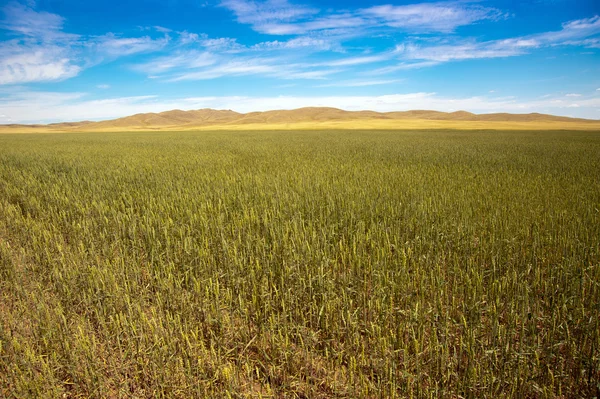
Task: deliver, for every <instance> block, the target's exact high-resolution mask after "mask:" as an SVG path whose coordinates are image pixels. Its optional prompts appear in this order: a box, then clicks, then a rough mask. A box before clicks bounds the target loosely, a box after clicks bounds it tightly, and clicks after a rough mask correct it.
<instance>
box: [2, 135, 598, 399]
mask: <svg viewBox="0 0 600 399" xmlns="http://www.w3.org/2000/svg"><path fill="white" fill-rule="evenodd" d="M599 171H600V134H598V132H594V131H588V132H586V131H553V132H550V131H490V130H471V131H461V130H419V131H410V130H407V131H387V130H353V131H349V130H326V131H325V130H324V131H316V130H307V131H251V130H247V131H241V130H240V131H225V130H223V131H196V132H194V131H186V132H135V133H133V132H117V133H72V134H51V133H48V134H43V135H41V134H28V135H18V134H5V135H0V396H1V397H19V398H21V397H53V398H58V397H68V398H77V397H93V398H111V397H114V398H117V397H138V398H146V397H148V398H149V397H180V398H188V397H232V398H246V397H248V398H259V397H264V398H268V397H276V398H280V397H281V398H283V397H290V398H293V397H298V398H379V397H385V398H394V397H397V398H405V397H407V398H408V397H412V398H421V397H432V398H433V397H445V398H458V397H465V398H466V397H473V398H482V397H490V398H497V397H540V398H559V397H565V398H566V397H569V398H575V397H582V398H588V397H593V396H594V395H599V394H600V392H599V391H600V333H599V331H600V239H599V237H600V178H599V176H600V173H599Z"/></svg>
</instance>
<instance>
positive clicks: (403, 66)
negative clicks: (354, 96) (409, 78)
mask: <svg viewBox="0 0 600 399" xmlns="http://www.w3.org/2000/svg"><path fill="white" fill-rule="evenodd" d="M439 64H440V62H438V61H420V62H409V63H406V62H402V63H400V64H397V65H392V66H387V67H383V68H377V69H374V70H372V71H367V72H365V73H364V74H365V75H385V74H388V73H392V72H397V71H408V70H411V69H421V68H429V67H432V66H436V65H439Z"/></svg>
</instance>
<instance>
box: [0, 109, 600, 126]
mask: <svg viewBox="0 0 600 399" xmlns="http://www.w3.org/2000/svg"><path fill="white" fill-rule="evenodd" d="M417 121H423V123H422V124H420V125H419V124H417ZM435 121H439V123H435ZM461 123H462V124H461ZM270 125H272V126H274V127H284V128H285V127H287V128H293V127H294V126H301V127H302V128H308V127H314V128H319V127H339V128H359V127H362V128H369V127H373V128H377V127H381V128H403V127H407V128H408V127H410V128H415V127H417V128H418V127H419V126H421V125H422V126H423V127H425V128H430V127H437V126H439V127H445V126H447V127H450V128H460V126H463V125H464V126H466V127H467V128H468V127H471V128H486V127H488V126H489V128H506V127H509V128H510V126H514V128H527V127H528V126H533V125H539V126H541V127H544V128H552V127H553V126H554V127H555V128H584V129H599V130H600V121H597V120H590V119H578V118H567V117H563V116H554V115H545V114H538V113H531V114H508V113H495V114H480V115H478V114H473V113H470V112H466V111H457V112H450V113H448V112H439V111H428V110H413V111H399V112H375V111H344V110H341V109H337V108H327V107H307V108H299V109H294V110H278V111H265V112H250V113H247V114H242V113H238V112H235V111H231V110H214V109H199V110H192V111H182V110H172V111H166V112H160V113H146V114H136V115H132V116H127V117H124V118H118V119H113V120H106V121H101V122H90V121H83V122H64V123H53V124H49V125H39V124H38V125H15V124H12V125H0V129H1V130H2V131H5V132H10V131H15V132H18V131H112V130H128V129H129V130H175V129H184V130H189V129H194V128H211V127H214V128H217V127H218V128H227V127H228V126H229V127H232V128H233V127H235V128H237V129H244V126H245V127H246V128H248V129H251V128H253V126H254V127H256V128H265V127H268V126H270ZM576 126H577V127H576Z"/></svg>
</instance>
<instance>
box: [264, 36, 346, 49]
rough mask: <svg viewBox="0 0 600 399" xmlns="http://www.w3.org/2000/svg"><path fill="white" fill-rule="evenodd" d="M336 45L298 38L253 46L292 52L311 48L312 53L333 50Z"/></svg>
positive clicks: (309, 38) (324, 41)
mask: <svg viewBox="0 0 600 399" xmlns="http://www.w3.org/2000/svg"><path fill="white" fill-rule="evenodd" d="M334 47H337V46H336V45H334V44H333V43H332V42H331V41H329V40H325V39H317V38H312V37H297V38H294V39H290V40H287V41H279V40H274V41H270V42H261V43H257V44H255V45H254V46H252V49H255V50H290V49H299V48H309V49H310V50H312V51H325V50H331V49H333V48H334Z"/></svg>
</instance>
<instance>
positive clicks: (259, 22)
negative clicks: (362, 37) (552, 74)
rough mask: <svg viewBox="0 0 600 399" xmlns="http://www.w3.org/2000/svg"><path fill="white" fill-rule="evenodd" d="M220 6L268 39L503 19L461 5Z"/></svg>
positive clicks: (242, 0) (271, 0)
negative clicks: (339, 8)
mask: <svg viewBox="0 0 600 399" xmlns="http://www.w3.org/2000/svg"><path fill="white" fill-rule="evenodd" d="M221 5H222V6H223V7H226V8H228V9H229V10H231V11H232V12H233V13H234V14H235V15H236V17H237V20H238V22H240V23H243V24H249V25H252V28H253V29H254V30H256V31H257V32H260V33H267V34H271V35H300V34H305V33H308V32H316V31H334V30H340V29H341V30H343V32H345V33H349V32H350V31H355V33H356V32H357V29H360V28H369V29H377V28H379V27H381V26H388V27H392V28H396V29H404V30H407V31H411V32H451V31H453V30H454V29H456V28H457V27H459V26H464V25H470V24H472V23H475V22H477V21H481V20H486V19H492V20H495V19H498V18H501V17H503V14H502V13H501V12H500V11H498V10H496V9H494V8H488V7H483V6H478V5H471V4H468V3H461V2H440V3H422V4H412V5H403V6H394V5H380V6H373V7H369V8H365V9H357V10H350V11H348V10H342V11H336V10H326V11H324V12H321V11H320V10H317V9H314V8H312V7H308V6H304V5H292V4H290V3H288V2H287V1H286V0H267V1H251V0H223V1H222V2H221Z"/></svg>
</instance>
